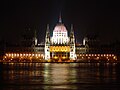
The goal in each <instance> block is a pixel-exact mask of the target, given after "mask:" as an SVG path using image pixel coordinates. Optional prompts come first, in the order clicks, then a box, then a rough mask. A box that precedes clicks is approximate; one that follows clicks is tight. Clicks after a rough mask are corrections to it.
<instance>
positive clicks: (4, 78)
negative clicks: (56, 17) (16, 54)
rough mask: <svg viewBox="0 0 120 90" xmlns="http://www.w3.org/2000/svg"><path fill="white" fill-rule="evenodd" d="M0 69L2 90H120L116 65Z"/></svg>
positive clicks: (33, 65)
mask: <svg viewBox="0 0 120 90" xmlns="http://www.w3.org/2000/svg"><path fill="white" fill-rule="evenodd" d="M0 70H1V72H0V90H42V89H44V90H120V72H119V67H116V64H112V65H109V64H106V65H101V66H100V65H99V64H85V63H10V64H4V65H2V69H0Z"/></svg>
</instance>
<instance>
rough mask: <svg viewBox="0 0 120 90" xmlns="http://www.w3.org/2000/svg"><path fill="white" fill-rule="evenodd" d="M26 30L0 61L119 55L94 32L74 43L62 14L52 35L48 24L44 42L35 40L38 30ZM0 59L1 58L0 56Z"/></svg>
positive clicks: (73, 37)
mask: <svg viewBox="0 0 120 90" xmlns="http://www.w3.org/2000/svg"><path fill="white" fill-rule="evenodd" d="M30 31H31V30H29V31H27V33H26V34H25V35H23V38H22V39H21V43H20V45H18V46H16V45H13V46H6V48H5V51H4V56H3V57H2V58H3V61H5V62H14V61H15V62H49V61H50V62H73V61H76V62H77V61H78V62H79V61H81V60H83V61H87V62H89V61H92V60H94V61H96V60H97V61H98V62H99V60H106V61H110V62H111V61H116V60H118V57H117V55H116V52H115V51H116V50H118V51H117V52H119V47H117V49H115V48H113V47H105V46H101V45H100V44H99V40H97V39H96V36H92V37H91V36H87V37H85V38H84V39H83V44H80V43H75V36H74V30H73V26H72V25H71V30H69V31H70V33H69V35H68V30H67V28H66V27H65V25H64V24H63V23H62V20H61V16H60V18H59V22H58V24H57V25H56V26H55V27H54V30H53V33H52V36H51V35H50V29H49V25H47V30H46V36H45V42H44V43H41V44H38V42H37V33H36V31H34V33H33V32H32V33H30ZM1 60H2V59H1Z"/></svg>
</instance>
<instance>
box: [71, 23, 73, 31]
mask: <svg viewBox="0 0 120 90" xmlns="http://www.w3.org/2000/svg"><path fill="white" fill-rule="evenodd" d="M71 32H73V24H71Z"/></svg>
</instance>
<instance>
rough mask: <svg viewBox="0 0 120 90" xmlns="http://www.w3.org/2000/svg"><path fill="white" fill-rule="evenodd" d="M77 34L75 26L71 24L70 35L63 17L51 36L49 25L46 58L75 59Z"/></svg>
mask: <svg viewBox="0 0 120 90" xmlns="http://www.w3.org/2000/svg"><path fill="white" fill-rule="evenodd" d="M75 58H76V55H75V36H74V31H73V26H71V32H70V37H68V31H67V29H66V27H65V25H64V24H63V23H62V20H61V17H60V18H59V23H58V24H57V25H56V26H55V28H54V30H53V36H52V37H50V30H49V26H47V30H46V37H45V60H54V61H67V60H75Z"/></svg>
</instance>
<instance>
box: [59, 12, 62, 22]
mask: <svg viewBox="0 0 120 90" xmlns="http://www.w3.org/2000/svg"><path fill="white" fill-rule="evenodd" d="M59 23H62V18H61V12H60V15H59Z"/></svg>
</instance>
